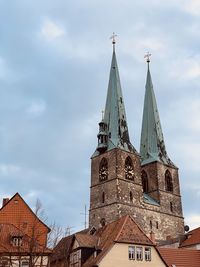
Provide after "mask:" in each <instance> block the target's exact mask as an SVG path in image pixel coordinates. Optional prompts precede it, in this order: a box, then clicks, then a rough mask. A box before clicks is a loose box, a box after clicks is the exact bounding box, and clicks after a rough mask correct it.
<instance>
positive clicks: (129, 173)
mask: <svg viewBox="0 0 200 267" xmlns="http://www.w3.org/2000/svg"><path fill="white" fill-rule="evenodd" d="M124 169H125V178H126V179H128V180H134V169H133V162H132V159H131V158H130V157H129V156H128V157H127V158H126V160H125V168H124Z"/></svg>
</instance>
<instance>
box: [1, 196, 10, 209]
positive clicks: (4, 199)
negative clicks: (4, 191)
mask: <svg viewBox="0 0 200 267" xmlns="http://www.w3.org/2000/svg"><path fill="white" fill-rule="evenodd" d="M8 201H9V198H3V203H2V207H3V206H5V205H6V203H7V202H8Z"/></svg>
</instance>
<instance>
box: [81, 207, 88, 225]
mask: <svg viewBox="0 0 200 267" xmlns="http://www.w3.org/2000/svg"><path fill="white" fill-rule="evenodd" d="M80 214H81V215H84V216H85V221H84V226H85V229H86V228H87V215H88V213H87V206H86V205H85V210H84V212H81V213H80Z"/></svg>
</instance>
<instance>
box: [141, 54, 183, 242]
mask: <svg viewBox="0 0 200 267" xmlns="http://www.w3.org/2000/svg"><path fill="white" fill-rule="evenodd" d="M149 56H150V54H147V56H146V57H147V79H146V91H145V99H144V110H143V121H142V132H141V142H140V156H141V180H142V185H143V192H144V199H145V200H146V202H151V200H153V201H154V202H155V204H156V203H157V205H155V208H154V207H153V206H152V205H149V207H148V209H149V210H152V212H150V213H149V212H148V214H149V215H148V217H149V221H150V228H152V230H153V231H154V232H155V233H157V234H156V236H157V237H158V238H160V239H163V237H164V238H167V237H169V236H171V237H174V236H176V235H178V234H183V233H184V220H183V214H182V204H181V195H180V186H179V177H178V168H177V167H176V166H175V164H174V163H173V162H172V161H171V160H170V158H169V156H168V155H167V151H166V147H165V142H164V138H163V133H162V128H161V123H160V118H159V114H158V108H157V104H156V98H155V94H154V90H153V84H152V79H151V74H150V67H149V64H150V58H149ZM156 206H157V207H156ZM153 210H157V211H158V213H154V212H153ZM159 232H160V233H162V234H159Z"/></svg>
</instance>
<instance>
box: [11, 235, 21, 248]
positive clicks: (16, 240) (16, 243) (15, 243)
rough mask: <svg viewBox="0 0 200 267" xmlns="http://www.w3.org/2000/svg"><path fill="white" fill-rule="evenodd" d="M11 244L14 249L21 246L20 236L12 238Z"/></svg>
mask: <svg viewBox="0 0 200 267" xmlns="http://www.w3.org/2000/svg"><path fill="white" fill-rule="evenodd" d="M11 242H12V244H13V246H15V247H20V246H22V236H13V237H12V240H11Z"/></svg>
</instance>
